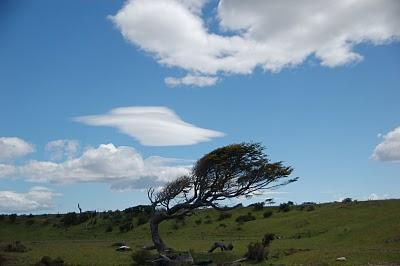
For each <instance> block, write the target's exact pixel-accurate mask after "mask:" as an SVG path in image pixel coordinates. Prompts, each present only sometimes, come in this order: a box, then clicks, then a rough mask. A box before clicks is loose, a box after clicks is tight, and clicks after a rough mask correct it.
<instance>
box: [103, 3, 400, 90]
mask: <svg viewBox="0 0 400 266" xmlns="http://www.w3.org/2000/svg"><path fill="white" fill-rule="evenodd" d="M205 3H206V1H201V0H197V1H196V0H190V1H184V0H153V1H147V0H129V1H127V2H126V3H125V5H124V6H123V7H122V8H121V9H120V10H119V11H118V12H117V14H115V15H114V16H110V19H111V20H112V21H113V23H114V24H115V25H116V26H117V28H118V29H119V30H120V31H121V33H122V35H123V36H124V38H126V39H127V40H128V41H130V42H131V43H133V44H135V45H136V46H137V47H139V48H140V49H142V50H144V51H146V52H148V53H151V54H152V55H154V58H155V59H156V60H157V61H158V62H159V63H160V64H162V65H165V66H168V67H178V68H181V69H184V70H186V71H188V72H189V73H191V74H195V75H199V74H202V75H207V76H210V75H219V74H221V73H225V74H249V73H252V72H253V70H254V69H255V68H256V67H261V68H262V69H264V70H266V71H271V72H277V71H280V70H281V69H282V68H285V67H293V66H296V65H299V64H301V63H303V62H304V61H305V60H306V59H307V58H308V57H309V56H311V55H314V56H315V57H316V58H317V59H318V60H319V61H320V63H321V65H323V66H327V67H336V66H340V65H345V64H349V63H353V62H358V61H360V60H362V58H363V57H362V55H360V54H358V53H357V52H355V51H354V47H355V46H356V45H357V44H360V43H363V42H367V43H371V44H373V45H381V44H385V43H388V42H391V41H397V40H398V39H399V37H400V16H399V15H398V14H400V2H399V1H398V0H381V1H376V0H351V1H349V0H337V1H329V2H326V1H319V0H308V1H290V0H281V1H274V0H252V1H242V0H229V1H227V0H220V1H219V4H218V8H217V13H216V19H217V21H218V23H219V27H220V31H219V32H217V31H215V32H212V31H211V30H210V29H208V28H207V27H206V24H205V21H206V20H208V19H210V18H209V17H206V16H205V15H204V14H202V12H201V9H202V7H203V6H204V4H205ZM159 14H163V15H162V16H160V15H159ZM165 81H166V82H167V83H168V81H173V80H171V79H166V80H165ZM176 84H177V85H186V83H184V82H176ZM201 84H204V83H201ZM193 85H194V84H193ZM207 85H213V83H212V82H210V83H208V84H207Z"/></svg>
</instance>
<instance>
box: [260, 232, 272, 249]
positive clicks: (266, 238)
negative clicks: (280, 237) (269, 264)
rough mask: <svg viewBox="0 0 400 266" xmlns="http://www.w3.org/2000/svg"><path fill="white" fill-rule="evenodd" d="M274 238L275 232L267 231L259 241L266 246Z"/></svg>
mask: <svg viewBox="0 0 400 266" xmlns="http://www.w3.org/2000/svg"><path fill="white" fill-rule="evenodd" d="M274 239H275V234H271V233H268V234H265V235H264V237H263V239H262V242H261V243H262V244H263V246H264V247H268V246H269V244H270V243H271V241H272V240H274Z"/></svg>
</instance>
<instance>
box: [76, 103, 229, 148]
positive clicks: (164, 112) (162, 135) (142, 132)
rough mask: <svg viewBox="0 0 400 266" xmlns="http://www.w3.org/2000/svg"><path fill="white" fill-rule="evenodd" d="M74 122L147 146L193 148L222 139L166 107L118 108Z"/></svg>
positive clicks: (215, 133) (77, 119)
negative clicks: (114, 132) (108, 129)
mask: <svg viewBox="0 0 400 266" xmlns="http://www.w3.org/2000/svg"><path fill="white" fill-rule="evenodd" d="M74 120H75V121H77V122H81V123H84V124H87V125H92V126H108V127H114V128H117V129H118V130H119V131H120V132H122V133H124V134H127V135H129V136H131V137H133V138H135V139H136V140H138V141H139V142H140V143H141V144H142V145H147V146H174V145H193V144H197V143H200V142H204V141H209V140H211V139H213V138H216V137H222V136H224V133H222V132H219V131H215V130H211V129H205V128H200V127H197V126H195V125H193V124H189V123H187V122H185V121H183V120H182V119H181V118H180V117H179V116H178V115H177V114H175V112H174V111H172V110H171V109H168V108H166V107H146V106H145V107H121V108H116V109H113V110H111V111H110V112H108V113H106V114H102V115H90V116H81V117H77V118H75V119H74Z"/></svg>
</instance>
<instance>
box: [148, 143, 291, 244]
mask: <svg viewBox="0 0 400 266" xmlns="http://www.w3.org/2000/svg"><path fill="white" fill-rule="evenodd" d="M264 150H265V148H264V147H263V146H262V145H261V144H259V143H240V144H231V145H228V146H224V147H221V148H218V149H216V150H214V151H212V152H210V153H208V154H206V155H204V156H203V157H202V158H200V159H199V160H198V161H197V162H196V163H195V165H194V166H193V169H192V171H191V173H190V174H189V175H185V176H181V177H179V178H177V179H175V180H174V181H171V182H169V183H168V184H166V185H165V186H164V187H163V188H162V189H161V190H158V191H156V190H155V189H154V188H151V189H149V190H148V197H149V199H150V201H151V204H152V208H153V210H154V215H153V218H152V220H151V223H150V226H151V229H152V236H153V242H154V244H155V246H156V248H157V249H158V250H159V251H162V250H163V249H165V248H166V246H165V245H164V243H163V242H162V240H161V238H160V237H159V235H158V227H157V226H158V223H160V222H162V221H163V220H167V219H172V218H177V217H180V216H183V215H188V214H189V213H191V212H192V211H193V210H195V209H197V208H201V207H212V208H215V209H218V210H229V209H232V208H234V207H235V206H232V207H222V206H221V203H223V202H224V201H226V200H228V199H232V198H237V197H240V196H251V195H254V193H258V192H261V191H263V190H266V189H273V188H277V187H280V186H284V185H287V184H289V183H292V182H295V181H297V179H298V178H292V179H290V178H289V175H290V174H291V173H292V171H293V168H292V167H290V166H285V165H283V162H281V161H279V162H270V160H269V158H268V156H267V155H266V154H265V153H264ZM156 227H157V228H156ZM155 234H156V235H155ZM154 237H156V238H157V239H155V238H154Z"/></svg>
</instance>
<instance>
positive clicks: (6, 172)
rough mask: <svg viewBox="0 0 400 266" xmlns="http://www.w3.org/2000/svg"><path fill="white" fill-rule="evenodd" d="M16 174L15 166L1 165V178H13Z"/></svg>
mask: <svg viewBox="0 0 400 266" xmlns="http://www.w3.org/2000/svg"><path fill="white" fill-rule="evenodd" d="M15 172H16V168H15V166H14V165H10V164H2V163H0V177H5V176H12V175H14V174H15Z"/></svg>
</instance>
